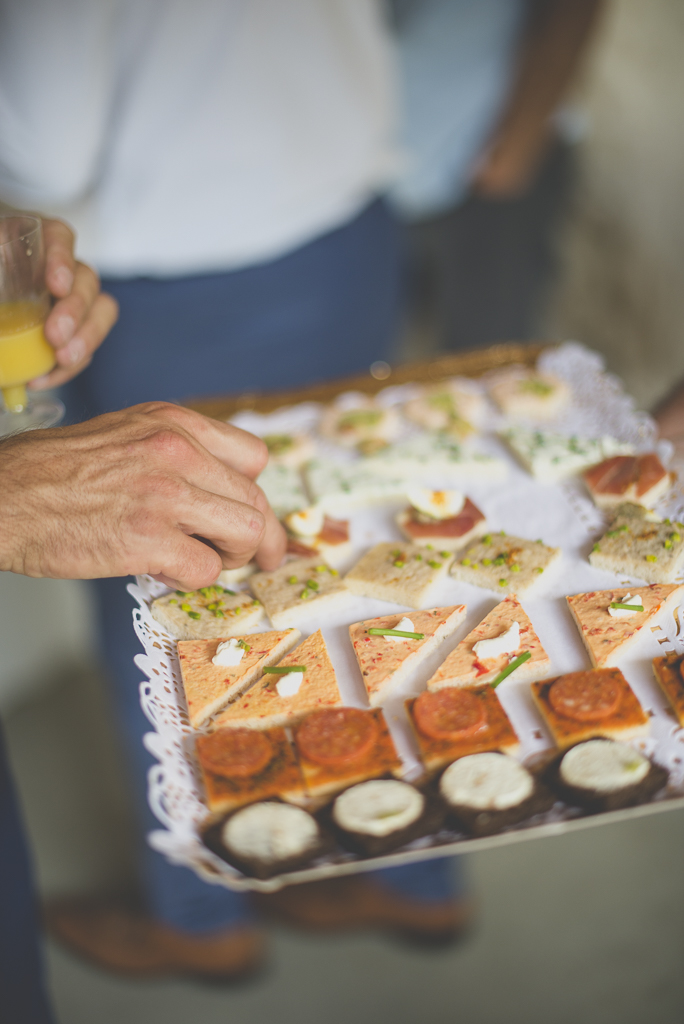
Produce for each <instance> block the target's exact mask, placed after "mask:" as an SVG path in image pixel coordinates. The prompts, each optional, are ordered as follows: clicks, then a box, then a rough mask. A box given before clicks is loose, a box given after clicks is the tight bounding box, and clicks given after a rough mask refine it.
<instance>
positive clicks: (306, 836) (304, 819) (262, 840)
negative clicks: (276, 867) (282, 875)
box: [221, 802, 319, 863]
mask: <svg viewBox="0 0 684 1024" xmlns="http://www.w3.org/2000/svg"><path fill="white" fill-rule="evenodd" d="M221 838H222V839H223V843H224V845H225V846H226V847H227V848H228V850H230V851H232V852H233V853H235V854H236V855H237V856H238V857H243V858H245V859H254V860H261V861H266V862H267V863H274V862H277V861H279V860H288V859H289V858H290V857H298V856H300V855H301V854H304V853H306V851H307V850H309V849H312V848H313V847H315V845H316V844H317V842H318V838H319V831H318V825H317V824H316V821H315V820H314V819H313V818H312V817H311V815H310V814H308V813H307V812H306V811H304V810H302V808H301V807H293V806H291V805H290V804H279V803H272V802H269V803H260V804H251V805H250V806H249V807H245V808H244V810H242V811H238V812H237V813H236V814H234V815H233V816H232V818H229V819H228V821H227V822H226V824H225V825H224V827H223V831H222V833H221Z"/></svg>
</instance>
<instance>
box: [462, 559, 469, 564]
mask: <svg viewBox="0 0 684 1024" xmlns="http://www.w3.org/2000/svg"><path fill="white" fill-rule="evenodd" d="M470 564H471V561H470V559H469V558H464V559H463V561H462V562H461V565H470Z"/></svg>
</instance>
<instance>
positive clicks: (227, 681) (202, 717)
mask: <svg viewBox="0 0 684 1024" xmlns="http://www.w3.org/2000/svg"><path fill="white" fill-rule="evenodd" d="M301 636H302V634H301V633H300V632H299V630H298V629H285V630H278V631H276V632H273V633H252V634H250V635H249V636H243V637H238V638H237V639H239V640H240V641H242V645H243V646H242V650H243V654H242V659H241V661H240V662H239V664H237V665H231V666H230V667H226V666H222V665H214V663H213V661H212V658H213V657H214V656H215V654H216V650H217V648H218V646H219V644H220V643H221V641H220V640H180V641H179V643H178V659H179V661H180V669H181V676H182V679H183V689H184V690H185V699H186V701H187V704H188V715H189V718H190V724H191V725H192V726H194V727H195V729H197V728H199V726H201V725H203V724H204V722H206V721H207V720H208V719H209V718H211V716H212V715H215V714H216V712H217V711H220V710H221V708H223V707H225V706H226V704H227V703H228V702H229V701H230V700H232V699H233V697H236V696H237V695H238V694H239V693H242V692H243V691H244V690H246V689H248V687H249V686H251V685H252V683H253V682H254V681H255V680H256V679H258V678H259V676H260V675H261V674H262V669H263V667H264V665H274V664H275V663H276V661H278V660H279V658H282V657H283V655H284V654H287V652H288V651H289V650H290V648H291V647H294V645H295V644H296V643H297V642H298V641H299V640H300V639H301Z"/></svg>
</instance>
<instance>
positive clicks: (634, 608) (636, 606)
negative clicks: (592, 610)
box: [610, 601, 644, 612]
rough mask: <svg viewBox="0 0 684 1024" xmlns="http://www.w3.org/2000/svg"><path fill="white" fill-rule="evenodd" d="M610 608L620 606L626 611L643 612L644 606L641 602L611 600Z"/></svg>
mask: <svg viewBox="0 0 684 1024" xmlns="http://www.w3.org/2000/svg"><path fill="white" fill-rule="evenodd" d="M610 607H611V608H622V609H623V611H626V612H643V610H644V606H643V605H642V604H623V602H622V601H611V603H610Z"/></svg>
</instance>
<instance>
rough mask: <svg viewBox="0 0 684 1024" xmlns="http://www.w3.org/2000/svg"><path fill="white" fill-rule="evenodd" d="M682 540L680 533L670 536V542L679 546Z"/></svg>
mask: <svg viewBox="0 0 684 1024" xmlns="http://www.w3.org/2000/svg"><path fill="white" fill-rule="evenodd" d="M681 539H682V538H681V537H680V535H679V534H678V533H673V534H671V535H670V540H673V541H674V542H675V544H679V542H680V540H681Z"/></svg>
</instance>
